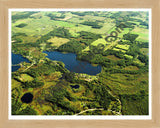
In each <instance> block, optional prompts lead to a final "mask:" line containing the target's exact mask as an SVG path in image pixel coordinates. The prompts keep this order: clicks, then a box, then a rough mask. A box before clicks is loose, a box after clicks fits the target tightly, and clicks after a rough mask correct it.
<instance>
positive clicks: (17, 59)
mask: <svg viewBox="0 0 160 128" xmlns="http://www.w3.org/2000/svg"><path fill="white" fill-rule="evenodd" d="M11 57H12V65H16V64H19V63H21V62H24V61H25V62H27V63H30V61H29V60H28V59H26V58H24V57H23V56H22V55H20V54H14V53H12V55H11ZM19 68H20V66H12V72H15V71H17V70H18V69H19Z"/></svg>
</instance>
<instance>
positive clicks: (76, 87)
mask: <svg viewBox="0 0 160 128" xmlns="http://www.w3.org/2000/svg"><path fill="white" fill-rule="evenodd" d="M70 86H71V87H72V88H74V89H78V88H79V85H70Z"/></svg>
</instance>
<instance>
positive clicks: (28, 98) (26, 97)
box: [21, 93, 33, 103]
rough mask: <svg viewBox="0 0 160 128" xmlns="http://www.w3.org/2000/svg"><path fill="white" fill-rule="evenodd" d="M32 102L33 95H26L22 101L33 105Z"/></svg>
mask: <svg viewBox="0 0 160 128" xmlns="http://www.w3.org/2000/svg"><path fill="white" fill-rule="evenodd" d="M32 100H33V95H32V94H31V93H25V94H24V95H23V96H22V98H21V101H22V102H23V103H31V102H32Z"/></svg>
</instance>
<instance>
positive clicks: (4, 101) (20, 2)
mask: <svg viewBox="0 0 160 128" xmlns="http://www.w3.org/2000/svg"><path fill="white" fill-rule="evenodd" d="M9 8H151V9H152V119H151V120H9V119H8V78H9V73H8V65H9V64H8V63H9V61H8V9H9ZM159 15H160V1H159V0H114V1H112V0H89V1H86V0H70V1H69V0H52V1H51V0H34V1H32V0H0V81H1V84H0V86H1V87H0V101H1V103H0V128H11V127H12V128H28V127H29V128H36V127H45V128H53V127H56V128H59V127H61V128H72V127H73V128H90V127H92V128H93V127H97V128H98V127H101V128H106V127H109V128H111V127H112V128H117V127H118V128H124V127H126V128H128V127H130V128H135V127H136V128H159V127H160V118H159V115H160V87H159V84H160V79H159V77H160V75H159V72H158V71H160V68H159V65H158V64H159V62H160V59H159V56H158V55H160V50H159V47H158V46H160V45H158V43H159V42H160V36H159V34H160V29H159V28H160V26H159V22H160V16H159Z"/></svg>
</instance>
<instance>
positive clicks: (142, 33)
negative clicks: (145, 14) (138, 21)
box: [131, 27, 149, 41]
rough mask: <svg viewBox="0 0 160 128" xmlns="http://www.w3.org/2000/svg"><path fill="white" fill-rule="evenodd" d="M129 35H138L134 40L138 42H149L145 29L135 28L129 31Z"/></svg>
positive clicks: (147, 32)
mask: <svg viewBox="0 0 160 128" xmlns="http://www.w3.org/2000/svg"><path fill="white" fill-rule="evenodd" d="M131 34H138V35H139V36H138V37H137V39H136V40H138V41H148V40H149V31H148V29H145V28H139V27H136V28H134V29H133V30H132V31H131Z"/></svg>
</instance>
